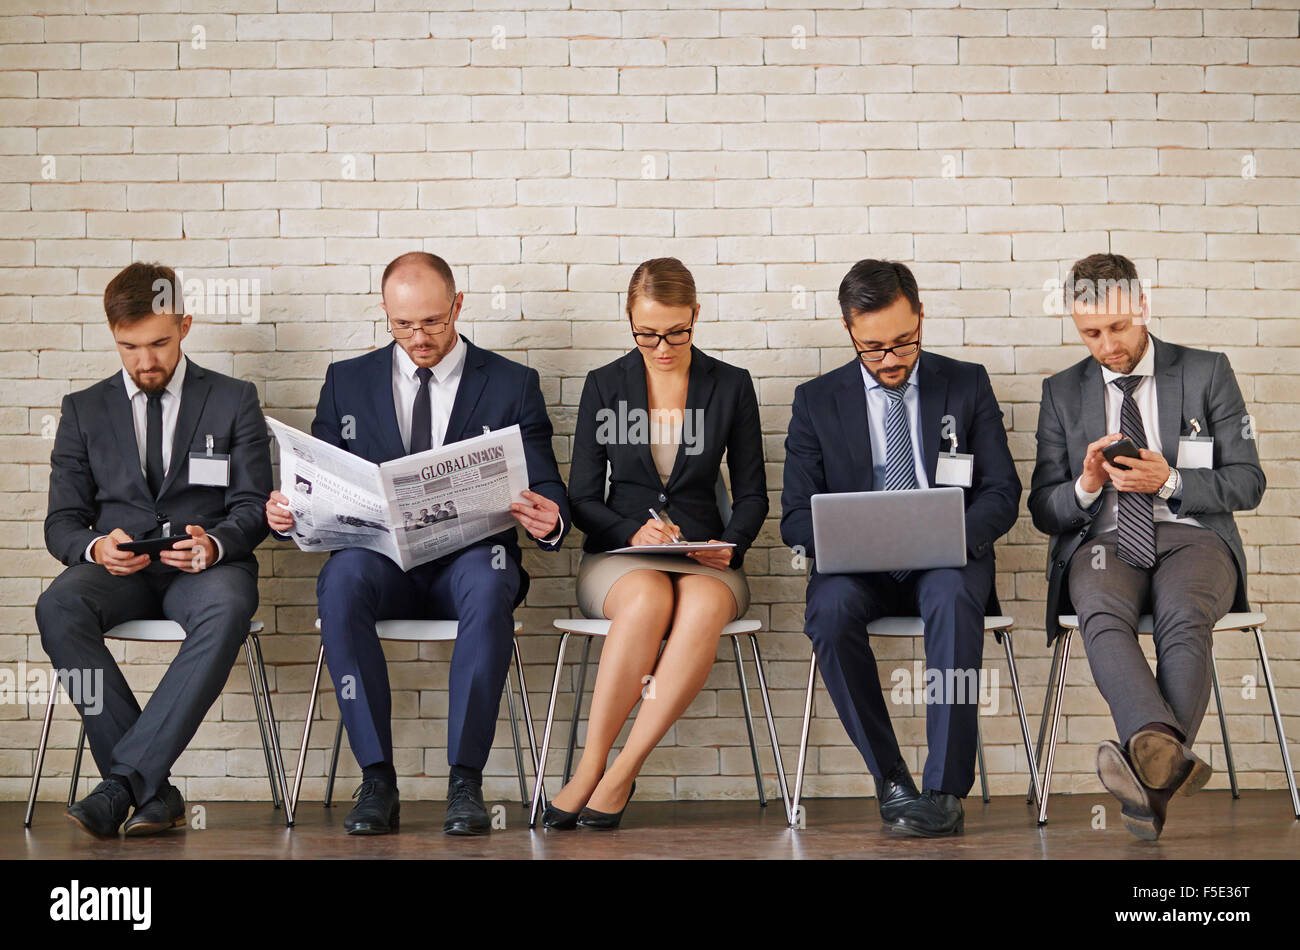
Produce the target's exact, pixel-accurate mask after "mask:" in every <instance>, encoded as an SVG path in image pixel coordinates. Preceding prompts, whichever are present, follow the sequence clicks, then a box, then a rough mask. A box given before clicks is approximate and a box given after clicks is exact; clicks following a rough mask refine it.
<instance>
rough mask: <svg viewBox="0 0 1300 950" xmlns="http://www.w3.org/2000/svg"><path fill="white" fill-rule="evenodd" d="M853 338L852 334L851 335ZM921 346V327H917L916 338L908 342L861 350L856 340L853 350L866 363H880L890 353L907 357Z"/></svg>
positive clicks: (900, 357) (901, 357) (850, 337)
mask: <svg viewBox="0 0 1300 950" xmlns="http://www.w3.org/2000/svg"><path fill="white" fill-rule="evenodd" d="M849 339H850V340H853V337H852V335H850V336H849ZM920 348H921V327H920V326H919V325H918V326H917V328H916V339H915V340H911V341H909V342H907V343H896V344H894V345H893V346H886V347H882V348H881V349H871V350H859V349H858V347H857V341H854V346H853V351H854V352H855V353H857V354H858V359H860V360H861V361H862V362H864V363H879V362H880V361H881V360H883V359H884V358H885V355H886V354H888V353H893V354H894V355H895V356H897V357H898V358H899V359H905V358H907V357H909V356H911V355H912V354H913V353H915V352H916V351H917V350H919V349H920Z"/></svg>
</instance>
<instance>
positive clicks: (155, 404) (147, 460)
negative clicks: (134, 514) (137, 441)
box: [144, 392, 164, 498]
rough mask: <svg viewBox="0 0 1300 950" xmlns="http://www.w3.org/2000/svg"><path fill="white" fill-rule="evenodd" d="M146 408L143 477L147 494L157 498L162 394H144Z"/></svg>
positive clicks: (160, 474) (162, 470)
mask: <svg viewBox="0 0 1300 950" xmlns="http://www.w3.org/2000/svg"><path fill="white" fill-rule="evenodd" d="M145 396H146V397H148V400H149V402H148V406H147V408H146V410H145V428H144V477H145V478H146V479H147V480H148V482H149V494H150V495H151V496H152V497H154V498H157V497H158V492H159V491H161V490H162V483H163V474H164V469H163V451H162V429H163V421H162V393H160V392H158V393H145Z"/></svg>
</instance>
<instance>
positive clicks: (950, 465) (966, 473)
mask: <svg viewBox="0 0 1300 950" xmlns="http://www.w3.org/2000/svg"><path fill="white" fill-rule="evenodd" d="M974 472H975V456H973V455H962V454H959V453H956V452H940V453H939V464H937V465H936V466H935V468H934V483H935V484H936V485H956V486H957V487H959V488H970V486H971V477H972V475H973V474H974Z"/></svg>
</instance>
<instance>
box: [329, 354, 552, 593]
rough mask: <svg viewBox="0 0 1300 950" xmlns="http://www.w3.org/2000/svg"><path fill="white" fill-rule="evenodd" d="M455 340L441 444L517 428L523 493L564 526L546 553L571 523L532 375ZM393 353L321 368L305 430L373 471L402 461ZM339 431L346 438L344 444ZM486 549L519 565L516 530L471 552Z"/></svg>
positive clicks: (445, 559)
mask: <svg viewBox="0 0 1300 950" xmlns="http://www.w3.org/2000/svg"><path fill="white" fill-rule="evenodd" d="M460 339H461V343H463V344H464V345H465V347H466V352H465V365H464V367H463V368H462V370H461V377H460V385H459V386H458V387H457V389H456V399H455V401H454V402H453V403H452V407H451V418H450V419H449V420H448V422H447V434H446V437H445V438H444V439H443V443H444V444H449V443H452V442H459V441H460V440H462V439H469V438H473V437H474V436H478V435H482V434H483V427H484V426H487V427H488V428H490V429H493V430H496V429H505V428H509V427H510V426H512V425H518V426H519V432H520V436H521V437H522V439H523V443H524V460H525V461H526V462H527V464H528V481H529V488H530V489H532V490H533V491H535V492H537V493H538V494H539V495H545V496H546V497H547V498H549V499H551V501H553V502H555V503H556V504H557V505H559V508H560V517H561V518H563V519H564V530H563V531H562V532H561V533H560V536H559V537H558V538H556V539H555V541H553V542H552V543H550V544H547V543H545V542H543V541H537V542H536V543H537V546H538V547H539V548H541V549H542V550H543V551H554V550H556V549H558V548H559V546H560V544H561V543H563V541H564V536H565V534H567V533H568V530H569V528H570V526H571V523H572V522H571V516H570V514H569V500H568V496H567V495H566V494H565V492H564V481H563V480H562V479H561V478H560V470H559V468H558V467H557V466H556V464H555V452H554V449H553V448H552V447H551V432H552V429H551V419H550V417H549V416H548V415H547V414H546V401H545V400H544V399H543V398H542V390H541V384H540V381H539V378H538V375H537V370H535V369H530V368H528V367H527V366H524V365H523V364H521V363H516V362H514V361H513V360H508V359H506V358H505V357H504V356H499V355H497V354H496V353H493V352H492V351H490V350H485V349H482V348H481V347H477V346H475V345H474V344H473V343H471V342H470V341H469V340H467V339H465V337H463V336H462V337H461V338H460ZM396 346H397V344H396V343H395V342H394V343H390V344H388V345H387V346H385V347H381V348H380V349H377V350H371V351H370V352H369V353H365V354H363V355H361V356H356V357H353V358H352V359H348V360H340V361H339V362H337V363H331V364H330V365H329V368H328V369H327V370H326V371H325V384H324V385H323V386H322V387H321V391H320V400H319V402H318V403H317V405H316V418H315V419H314V420H312V424H311V434H312V435H314V436H315V437H316V438H318V439H320V440H322V441H324V442H328V443H329V444H330V445H337V446H339V447H340V448H344V449H347V450H348V451H349V452H351V453H352V454H353V455H359V456H361V457H362V458H364V459H368V460H369V461H371V462H374V463H375V464H382V463H384V462H388V461H391V460H392V459H395V458H401V457H402V456H404V455H406V454H407V451H406V447H405V446H404V445H402V433H401V430H400V429H399V428H398V427H397V406H396V405H395V404H394V402H393V348H394V347H396ZM346 417H351V423H350V424H349V425H346V427H345V424H344V420H345V418H346ZM345 428H346V432H347V435H349V436H350V438H344V431H345ZM430 523H432V517H430ZM494 544H501V545H504V546H505V549H506V551H507V552H508V553H509V554H510V556H511V557H512V558H513V559H514V561H515V563H516V564H518V563H520V561H521V559H522V555H521V553H520V550H519V542H518V540H517V538H516V529H514V528H510V529H508V530H506V531H502V532H500V533H499V534H494V535H491V536H490V537H487V538H484V539H483V540H481V541H476V542H475V543H474V544H473V545H471V547H477V546H479V545H494ZM460 553H461V552H460V551H456V552H454V553H452V554H448V555H446V556H444V557H442V558H439V559H438V561H436V562H434V563H447V562H448V561H450V560H451V559H452V558H455V557H456V556H457V555H458V554H460ZM521 573H523V572H521ZM527 587H528V575H527V574H526V573H523V585H522V586H521V588H520V594H519V596H520V598H521V599H522V597H523V595H524V593H525V592H526V591H527Z"/></svg>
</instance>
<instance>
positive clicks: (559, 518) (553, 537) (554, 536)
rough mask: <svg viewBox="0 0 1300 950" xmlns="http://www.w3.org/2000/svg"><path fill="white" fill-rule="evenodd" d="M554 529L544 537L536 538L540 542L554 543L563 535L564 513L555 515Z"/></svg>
mask: <svg viewBox="0 0 1300 950" xmlns="http://www.w3.org/2000/svg"><path fill="white" fill-rule="evenodd" d="M555 517H556V522H555V530H554V531H552V532H551V533H550V534H548V535H547V536H546V537H544V538H538V540H539V541H541V542H542V544H555V543H556V542H557V541H559V540H560V538H561V537H562V536H563V535H564V515H556V516H555Z"/></svg>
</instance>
